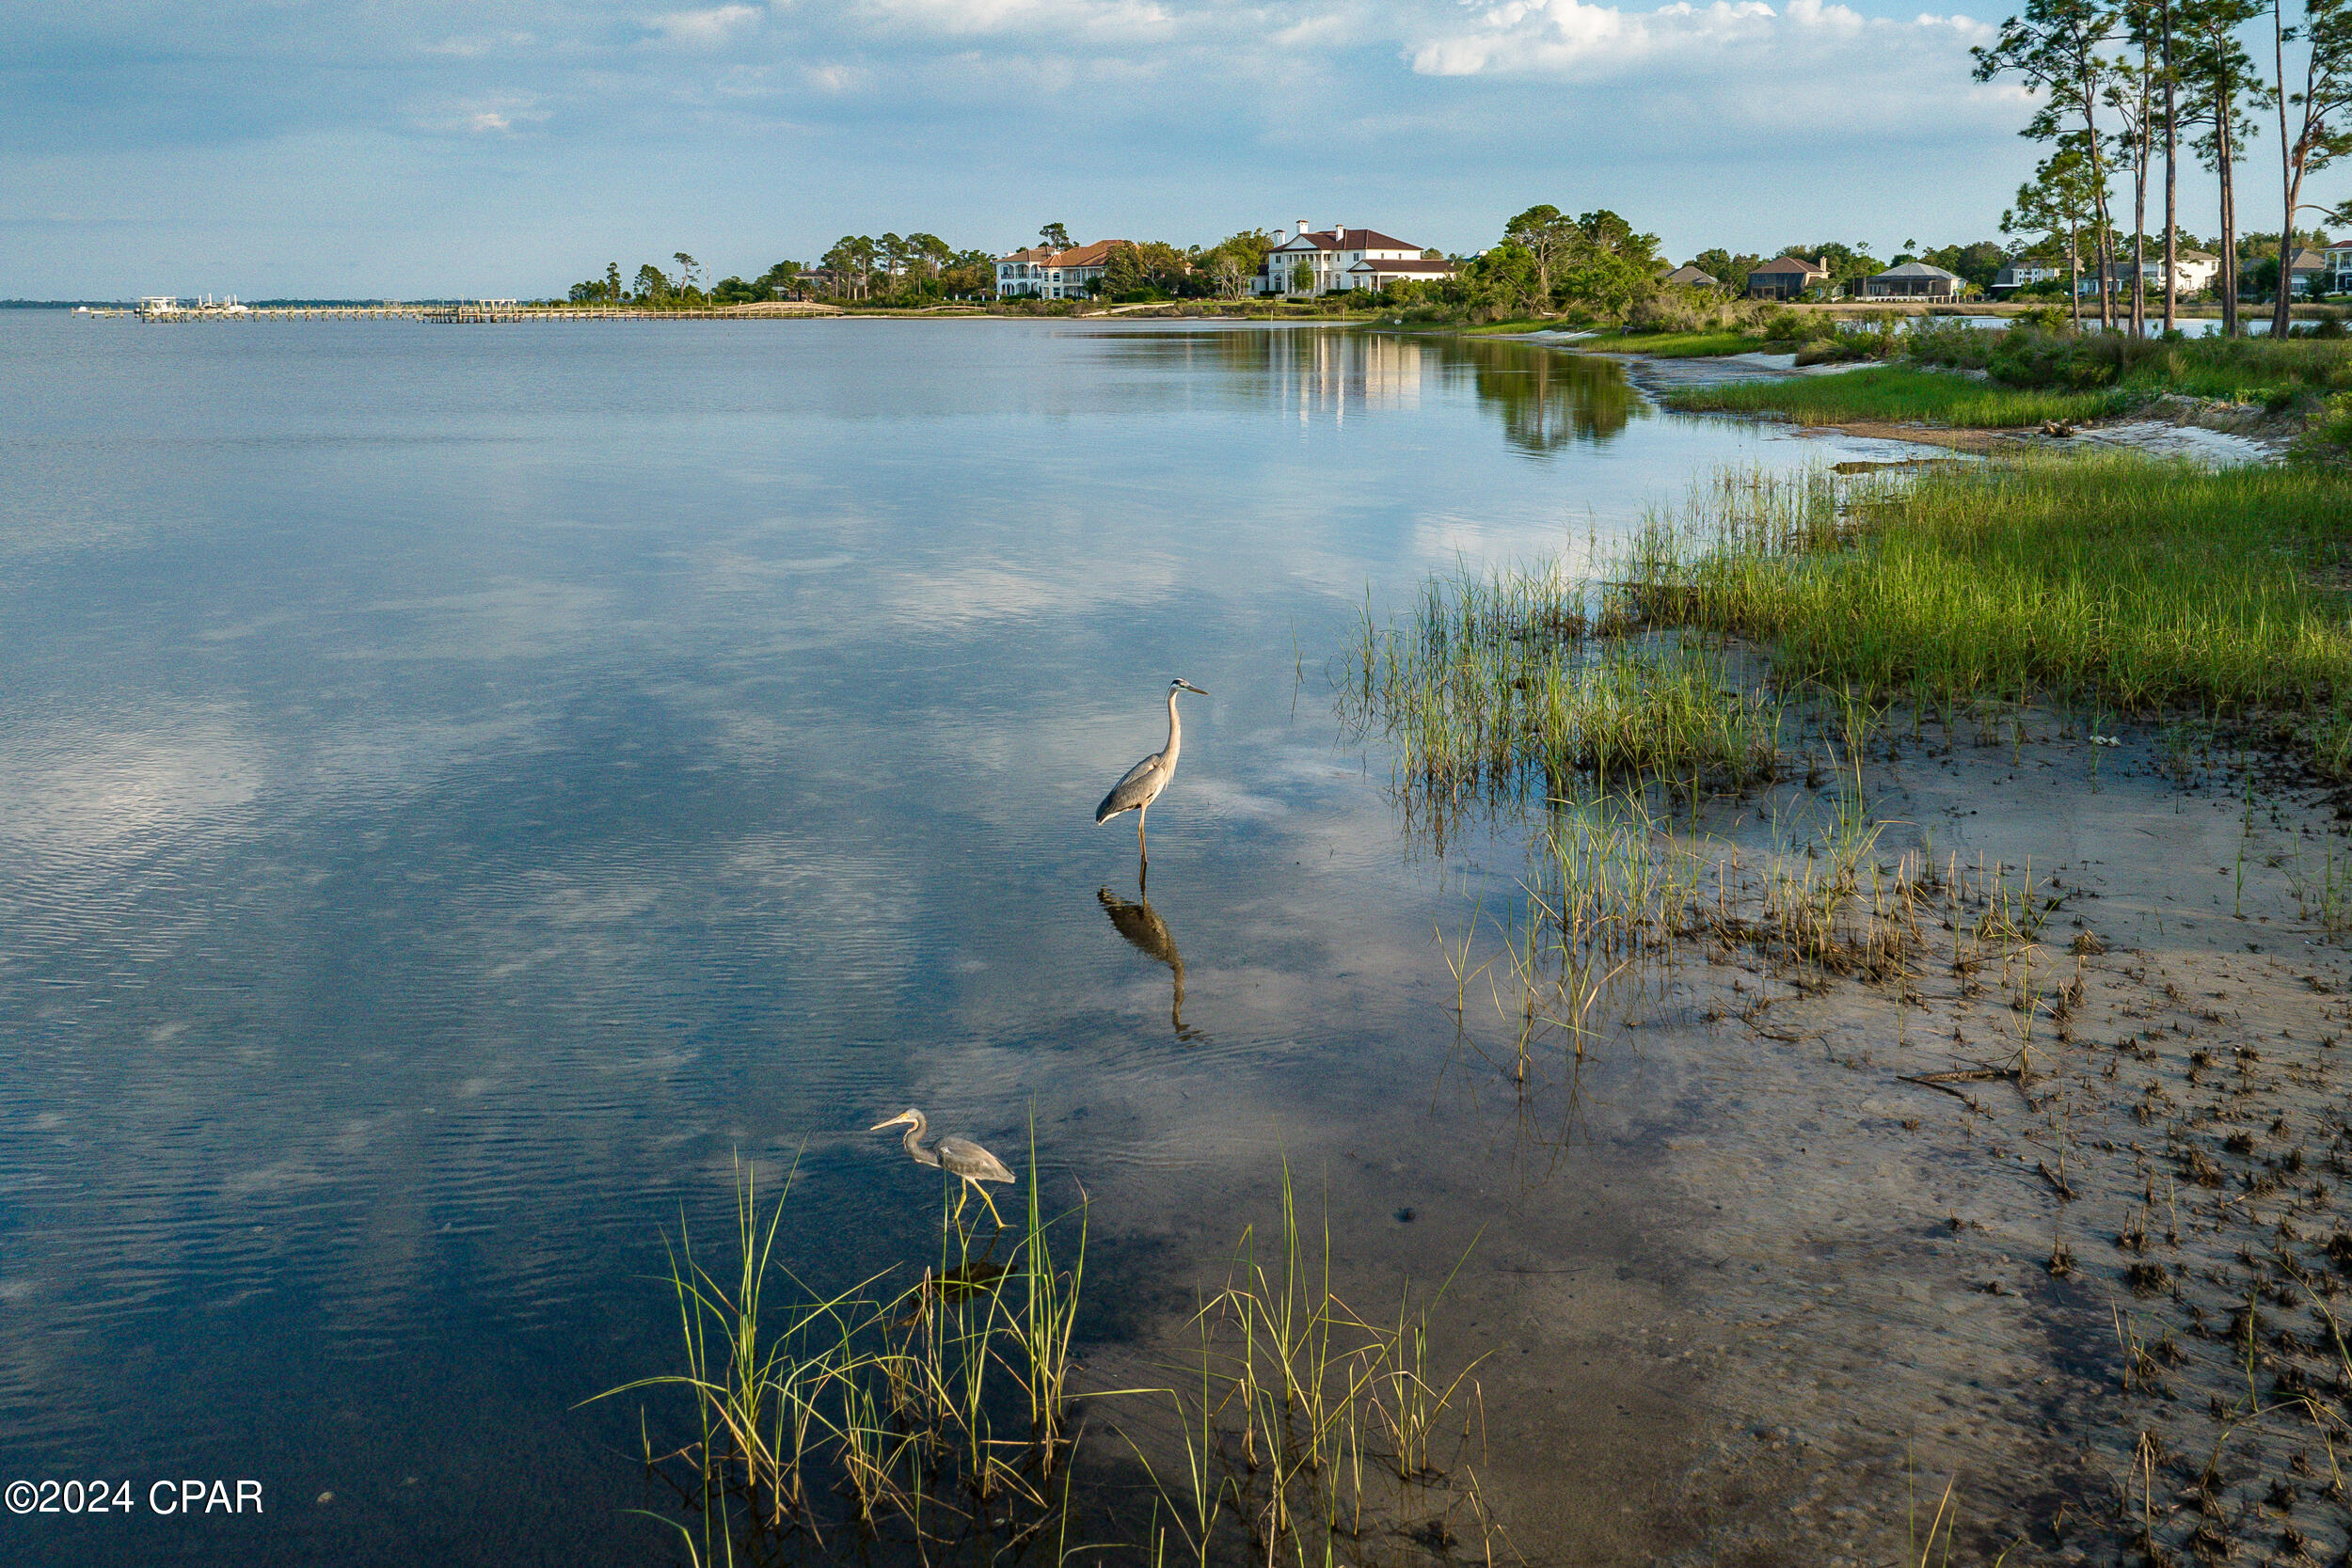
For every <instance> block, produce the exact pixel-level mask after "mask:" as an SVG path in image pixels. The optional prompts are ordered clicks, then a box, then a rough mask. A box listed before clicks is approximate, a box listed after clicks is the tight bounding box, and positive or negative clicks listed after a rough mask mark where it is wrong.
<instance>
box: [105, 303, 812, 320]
mask: <svg viewBox="0 0 2352 1568" xmlns="http://www.w3.org/2000/svg"><path fill="white" fill-rule="evenodd" d="M842 313H843V312H842V310H841V309H840V307H838V306H834V305H817V304H793V303H778V304H772V305H739V306H728V307H716V308H705V309H694V310H652V309H638V308H636V307H634V306H628V305H519V304H516V302H515V301H513V300H510V299H482V300H464V301H460V302H458V303H455V304H442V305H402V304H384V305H230V306H220V305H188V306H180V307H175V308H171V309H150V308H147V307H141V308H140V309H138V310H136V311H119V310H115V311H100V310H91V311H87V312H86V314H87V315H89V316H91V317H93V318H94V317H97V316H100V315H124V314H131V315H135V316H136V317H137V318H138V320H139V321H140V322H142V323H144V324H149V325H178V324H181V323H183V322H284V321H418V322H433V323H437V324H440V325H453V326H487V325H495V324H498V323H502V322H574V321H655V322H672V321H794V320H800V319H803V318H806V317H810V316H837V315H840V314H842Z"/></svg>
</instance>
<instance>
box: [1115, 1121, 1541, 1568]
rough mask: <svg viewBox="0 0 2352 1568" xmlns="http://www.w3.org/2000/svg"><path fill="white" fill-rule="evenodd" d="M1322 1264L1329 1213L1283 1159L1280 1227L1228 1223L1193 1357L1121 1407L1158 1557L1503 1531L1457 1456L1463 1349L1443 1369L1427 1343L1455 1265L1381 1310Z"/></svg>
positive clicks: (1462, 1416) (1284, 1559) (1293, 1555)
mask: <svg viewBox="0 0 2352 1568" xmlns="http://www.w3.org/2000/svg"><path fill="white" fill-rule="evenodd" d="M1476 1244H1477V1242H1476V1239H1475V1238H1473V1239H1472V1242H1471V1246H1472V1247H1473V1248H1474V1247H1475V1246H1476ZM1468 1259H1469V1253H1468V1252H1467V1251H1466V1252H1465V1253H1464V1255H1463V1259H1462V1261H1467V1260H1468ZM1460 1268H1461V1263H1460V1262H1457V1263H1456V1264H1455V1266H1454V1273H1455V1274H1458V1273H1459V1272H1460ZM1333 1269H1334V1259H1333V1253H1332V1244H1331V1230H1330V1225H1329V1221H1328V1218H1326V1220H1325V1222H1324V1225H1323V1227H1322V1228H1321V1231H1320V1233H1319V1234H1318V1233H1314V1232H1311V1231H1310V1230H1309V1229H1308V1227H1307V1225H1306V1222H1305V1221H1304V1219H1303V1218H1302V1216H1301V1215H1300V1212H1299V1209H1298V1201H1297V1195H1296V1193H1295V1190H1294V1188H1293V1184H1292V1180H1291V1172H1290V1167H1289V1165H1288V1164H1287V1163H1286V1164H1284V1166H1283V1169H1282V1196H1281V1214H1280V1218H1279V1229H1278V1230H1277V1231H1276V1232H1275V1233H1274V1234H1271V1235H1266V1236H1261V1235H1260V1233H1259V1232H1258V1230H1257V1228H1256V1227H1249V1228H1248V1229H1245V1230H1244V1231H1243V1232H1242V1236H1241V1240H1240V1242H1239V1243H1238V1244H1237V1245H1236V1246H1235V1248H1234V1253H1233V1258H1232V1262H1231V1264H1230V1265H1229V1267H1228V1270H1227V1273H1226V1278H1225V1283H1224V1285H1223V1287H1222V1288H1221V1289H1220V1290H1218V1291H1216V1293H1215V1294H1213V1295H1211V1296H1209V1297H1208V1298H1207V1299H1206V1300H1205V1301H1204V1302H1203V1303H1202V1304H1201V1306H1200V1310H1199V1311H1198V1312H1197V1313H1196V1314H1195V1316H1194V1318H1193V1323H1192V1327H1193V1330H1194V1332H1195V1333H1196V1334H1197V1335H1198V1337H1199V1340H1200V1354H1199V1356H1198V1358H1197V1359H1193V1360H1190V1361H1188V1362H1187V1363H1186V1364H1184V1365H1180V1366H1171V1367H1170V1368H1169V1369H1168V1370H1169V1371H1170V1372H1172V1373H1175V1374H1177V1381H1176V1382H1175V1383H1174V1384H1172V1385H1171V1386H1168V1387H1167V1388H1163V1389H1158V1390H1153V1391H1152V1395H1153V1398H1152V1401H1151V1402H1150V1403H1149V1404H1147V1405H1146V1406H1144V1407H1143V1408H1142V1409H1140V1410H1138V1411H1137V1413H1136V1414H1137V1418H1136V1419H1132V1420H1122V1421H1121V1423H1120V1431H1121V1433H1122V1435H1124V1436H1125V1438H1126V1440H1127V1442H1128V1444H1129V1446H1130V1448H1131V1449H1132V1450H1133V1452H1134V1454H1135V1456H1136V1460H1137V1462H1138V1464H1139V1465H1141V1466H1142V1468H1143V1469H1144V1471H1145V1473H1146V1474H1147V1475H1148V1476H1149V1477H1150V1478H1151V1481H1152V1487H1153V1489H1154V1491H1155V1492H1156V1494H1157V1497H1156V1499H1155V1507H1154V1510H1153V1518H1152V1525H1151V1533H1150V1535H1149V1537H1148V1539H1147V1541H1146V1542H1145V1543H1144V1544H1147V1545H1148V1548H1149V1556H1150V1560H1151V1561H1152V1563H1154V1564H1155V1565H1156V1564H1164V1563H1166V1562H1168V1561H1169V1560H1171V1555H1177V1556H1182V1557H1188V1558H1190V1559H1191V1560H1194V1561H1196V1562H1199V1563H1200V1564H1202V1565H1203V1568H1205V1565H1207V1564H1208V1563H1211V1562H1213V1561H1220V1560H1231V1559H1230V1557H1229V1556H1228V1555H1227V1554H1229V1553H1230V1552H1231V1550H1232V1545H1233V1544H1234V1541H1235V1540H1236V1538H1237V1539H1238V1542H1239V1544H1241V1545H1242V1547H1243V1548H1244V1550H1245V1551H1246V1553H1247V1559H1248V1560H1249V1561H1253V1562H1277V1563H1292V1564H1295V1565H1298V1568H1309V1565H1313V1564H1329V1563H1335V1562H1343V1561H1361V1560H1365V1559H1364V1556H1363V1553H1364V1550H1365V1546H1366V1544H1368V1543H1370V1542H1373V1541H1376V1540H1378V1539H1380V1538H1382V1537H1391V1536H1394V1537H1403V1536H1411V1535H1419V1536H1421V1537H1422V1538H1423V1539H1430V1538H1432V1537H1433V1536H1434V1538H1436V1539H1446V1540H1464V1541H1466V1540H1467V1537H1468V1535H1469V1533H1470V1530H1471V1529H1476V1530H1477V1531H1478V1534H1479V1541H1480V1544H1481V1546H1482V1548H1483V1551H1482V1553H1481V1555H1483V1556H1485V1557H1486V1560H1489V1561H1491V1560H1492V1548H1493V1544H1494V1542H1495V1540H1496V1538H1497V1536H1498V1535H1499V1534H1500V1531H1499V1528H1498V1527H1496V1525H1495V1523H1494V1521H1493V1517H1492V1514H1491V1513H1490V1512H1489V1510H1488V1507H1487V1503H1486V1498H1485V1497H1484V1496H1483V1495H1482V1494H1481V1492H1480V1490H1479V1485H1478V1479H1477V1472H1476V1470H1475V1468H1474V1467H1473V1465H1472V1463H1471V1455H1472V1453H1473V1451H1479V1452H1483V1449H1484V1437H1483V1433H1482V1432H1481V1431H1480V1430H1479V1422H1480V1420H1481V1409H1482V1404H1481V1400H1480V1396H1479V1391H1478V1386H1477V1384H1476V1382H1475V1381H1474V1380H1473V1379H1472V1377H1471V1373H1472V1372H1473V1371H1474V1370H1476V1366H1477V1363H1476V1362H1475V1361H1473V1362H1471V1363H1470V1365H1469V1366H1466V1367H1463V1368H1461V1369H1459V1370H1455V1371H1454V1372H1453V1373H1452V1375H1450V1376H1448V1375H1446V1374H1445V1373H1444V1372H1442V1371H1441V1370H1439V1369H1438V1364H1437V1362H1436V1360H1435V1358H1434V1357H1433V1355H1432V1353H1431V1348H1430V1331H1431V1325H1432V1321H1433V1320H1432V1315H1433V1314H1434V1313H1435V1312H1436V1311H1438V1308H1439V1307H1441V1306H1442V1304H1443V1302H1444V1300H1445V1297H1446V1294H1447V1291H1449V1289H1450V1288H1451V1287H1452V1284H1453V1280H1454V1275H1448V1276H1447V1277H1446V1278H1445V1279H1444V1280H1443V1281H1440V1282H1439V1284H1438V1287H1437V1289H1436V1290H1435V1291H1426V1292H1424V1293H1422V1294H1420V1295H1418V1296H1417V1295H1416V1293H1415V1292H1414V1291H1412V1289H1411V1287H1410V1285H1409V1284H1408V1285H1407V1286H1406V1291H1405V1292H1404V1294H1403V1296H1402V1297H1401V1299H1400V1300H1399V1303H1398V1306H1397V1310H1396V1316H1395V1320H1394V1323H1393V1324H1391V1323H1389V1322H1388V1321H1387V1320H1386V1319H1385V1317H1384V1318H1382V1319H1381V1320H1377V1321H1375V1320H1374V1319H1372V1318H1369V1317H1366V1316H1363V1315H1360V1314H1359V1313H1358V1312H1357V1311H1356V1310H1355V1309H1354V1308H1352V1307H1349V1306H1348V1305H1347V1303H1346V1302H1344V1301H1343V1299H1341V1297H1340V1295H1339V1294H1338V1293H1337V1291H1335V1290H1334V1289H1333V1287H1332V1275H1333ZM1162 1412H1166V1413H1167V1414H1168V1415H1172V1416H1173V1418H1174V1423H1173V1424H1174V1428H1175V1434H1174V1436H1173V1438H1172V1439H1171V1438H1170V1437H1169V1436H1168V1433H1167V1432H1166V1431H1165V1423H1163V1422H1161V1421H1157V1420H1154V1419H1153V1418H1154V1417H1156V1416H1158V1415H1160V1414H1161V1413H1162ZM1155 1454H1156V1455H1158V1457H1157V1458H1156V1459H1155V1458H1154V1455H1155ZM1433 1523H1434V1524H1435V1525H1436V1526H1437V1527H1438V1528H1436V1530H1435V1531H1434V1532H1433V1531H1432V1530H1431V1526H1432V1524H1433Z"/></svg>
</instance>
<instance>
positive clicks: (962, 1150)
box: [939, 1137, 1012, 1181]
mask: <svg viewBox="0 0 2352 1568" xmlns="http://www.w3.org/2000/svg"><path fill="white" fill-rule="evenodd" d="M939 1163H940V1164H943V1165H945V1166H946V1167H947V1168H948V1169H949V1170H951V1171H953V1172H955V1173H956V1174H957V1175H958V1176H967V1177H970V1178H971V1179H972V1180H975V1181H1009V1180H1012V1172H1010V1171H1009V1170H1007V1169H1006V1168H1005V1163H1004V1162H1003V1161H1002V1160H999V1159H998V1158H996V1156H995V1155H993V1154H991V1153H990V1152H989V1151H988V1150H987V1149H985V1148H981V1147H980V1146H979V1145H978V1144H976V1143H974V1142H973V1141H972V1140H971V1139H969V1138H956V1137H947V1138H942V1139H940V1140H939Z"/></svg>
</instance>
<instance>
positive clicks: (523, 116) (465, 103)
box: [408, 92, 552, 136]
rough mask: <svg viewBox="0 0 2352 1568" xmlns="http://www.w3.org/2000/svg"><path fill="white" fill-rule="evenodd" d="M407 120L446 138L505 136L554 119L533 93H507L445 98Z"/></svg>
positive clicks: (412, 113) (422, 129)
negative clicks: (525, 127)
mask: <svg viewBox="0 0 2352 1568" xmlns="http://www.w3.org/2000/svg"><path fill="white" fill-rule="evenodd" d="M408 118H409V122H410V123H411V124H413V125H415V126H416V127H417V129H419V130H421V131H437V132H439V133H441V134H442V135H473V136H495V135H507V134H509V133H511V132H513V131H514V130H516V128H517V127H519V126H528V125H539V124H544V123H545V122H546V121H547V120H548V119H550V118H552V111H550V110H548V109H546V108H543V107H541V106H540V103H539V99H538V96H537V95H536V94H534V93H528V92H506V93H489V94H484V95H482V96H479V97H473V98H452V99H443V100H441V101H440V102H438V103H427V104H422V105H420V106H418V107H416V108H414V109H412V110H411V111H410V113H409V117H408Z"/></svg>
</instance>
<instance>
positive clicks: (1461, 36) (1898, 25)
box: [1405, 0, 1990, 79]
mask: <svg viewBox="0 0 2352 1568" xmlns="http://www.w3.org/2000/svg"><path fill="white" fill-rule="evenodd" d="M1989 32H1990V29H1989V28H1987V27H1985V26H1984V25H1983V24H1980V23H1977V22H1973V21H1971V20H1969V19H1968V18H1967V17H1964V16H1952V17H1942V16H1928V15H1922V16H1920V17H1919V18H1918V19H1917V20H1916V21H1914V22H1907V23H1905V22H1889V21H1884V20H1881V19H1875V18H1870V17H1866V16H1864V15H1862V14H1861V13H1860V12H1858V11H1855V10H1853V9H1851V8H1848V7H1845V6H1841V5H1836V4H1830V3H1824V0H1788V8H1787V9H1786V10H1785V11H1781V12H1775V11H1774V10H1773V9H1772V7H1771V6H1768V5H1765V4H1762V3H1761V0H1715V3H1714V4H1712V5H1708V6H1692V5H1690V4H1688V3H1680V4H1676V5H1670V6H1663V7H1661V8H1658V9H1656V10H1650V11H1633V10H1625V9H1621V8H1618V7H1615V6H1608V5H1589V4H1586V3H1585V0H1508V3H1506V4H1503V5H1498V6H1492V7H1488V8H1486V9H1485V10H1483V11H1480V12H1479V13H1478V14H1477V15H1476V17H1475V19H1474V20H1473V21H1472V23H1471V24H1470V26H1468V27H1454V28H1449V29H1444V30H1440V31H1438V32H1436V33H1435V34H1434V36H1430V37H1426V38H1422V39H1420V40H1413V41H1408V42H1407V43H1406V49H1405V54H1406V59H1407V60H1408V61H1409V62H1410V63H1411V65H1412V68H1413V70H1414V71H1416V72H1418V73H1420V74H1422V75H1425V76H1479V75H1490V76H1504V75H1509V76H1529V75H1559V74H1575V75H1580V76H1585V77H1592V76H1598V75H1609V74H1614V73H1617V72H1620V71H1625V70H1627V69H1629V68H1630V67H1631V66H1633V65H1635V64H1637V63H1639V62H1643V61H1648V60H1659V61H1668V60H1671V61H1673V62H1675V63H1676V64H1677V65H1678V66H1683V67H1688V66H1690V65H1692V64H1694V63H1699V62H1704V61H1706V60H1708V59H1709V58H1710V57H1711V58H1721V59H1724V60H1725V61H1726V63H1729V64H1732V65H1734V66H1735V67H1736V69H1737V70H1739V71H1740V72H1741V73H1742V74H1743V75H1748V76H1751V77H1753V76H1756V75H1760V74H1772V73H1775V71H1774V68H1775V67H1777V66H1782V65H1786V64H1788V63H1789V62H1788V55H1791V54H1811V55H1819V54H1820V51H1822V50H1823V49H1824V48H1829V49H1836V48H1837V47H1838V46H1840V45H1851V44H1855V43H1859V44H1863V45H1865V46H1867V48H1869V49H1870V50H1871V51H1872V52H1873V53H1874V54H1875V53H1877V52H1880V51H1883V50H1888V49H1893V48H1899V47H1900V46H1901V45H1902V44H1903V43H1905V42H1906V41H1913V42H1917V43H1919V44H1921V45H1923V46H1925V47H1928V48H1930V49H1936V50H1943V51H1947V52H1950V53H1952V54H1954V55H1957V53H1958V50H1959V48H1960V46H1961V44H1962V43H1963V41H1966V42H1975V41H1978V40H1980V39H1982V38H1984V37H1985V36H1987V35H1988V34H1989ZM1735 51H1736V56H1735V54H1734V52H1735ZM1954 69H1956V70H1957V69H1959V67H1958V65H1957V63H1955V67H1954ZM1961 74H1962V77H1963V79H1964V77H1965V71H1962V72H1961Z"/></svg>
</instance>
